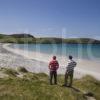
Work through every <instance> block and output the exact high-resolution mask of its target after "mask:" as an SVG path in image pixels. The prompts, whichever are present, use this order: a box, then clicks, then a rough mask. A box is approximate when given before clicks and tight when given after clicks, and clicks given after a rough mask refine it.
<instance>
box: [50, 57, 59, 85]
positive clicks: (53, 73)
mask: <svg viewBox="0 0 100 100" xmlns="http://www.w3.org/2000/svg"><path fill="white" fill-rule="evenodd" d="M58 68H59V63H58V61H57V60H56V56H53V59H52V60H51V61H50V63H49V70H50V85H52V80H53V78H54V84H57V69H58Z"/></svg>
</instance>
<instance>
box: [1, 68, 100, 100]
mask: <svg viewBox="0 0 100 100" xmlns="http://www.w3.org/2000/svg"><path fill="white" fill-rule="evenodd" d="M4 74H5V75H4ZM1 76H2V77H1ZM0 77H1V78H0V100H100V95H99V93H100V81H97V80H96V79H94V78H93V77H91V76H85V77H83V78H82V79H74V84H73V87H72V88H68V87H62V86H61V85H62V84H63V78H64V76H62V75H59V76H58V85H49V82H48V81H49V80H48V78H49V77H48V76H47V75H46V74H44V73H37V74H36V73H31V72H28V71H27V70H26V69H25V68H21V67H20V68H18V69H17V70H14V69H7V68H1V69H0Z"/></svg>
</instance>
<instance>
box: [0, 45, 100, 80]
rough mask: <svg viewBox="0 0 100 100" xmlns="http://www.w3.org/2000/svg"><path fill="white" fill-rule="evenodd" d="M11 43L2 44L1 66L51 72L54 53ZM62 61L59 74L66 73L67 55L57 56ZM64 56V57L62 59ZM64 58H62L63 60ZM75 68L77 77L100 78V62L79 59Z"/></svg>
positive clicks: (0, 51)
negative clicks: (14, 47)
mask: <svg viewBox="0 0 100 100" xmlns="http://www.w3.org/2000/svg"><path fill="white" fill-rule="evenodd" d="M9 45H11V44H0V67H11V68H17V67H25V68H26V69H27V70H29V71H31V72H36V73H38V72H44V73H47V74H48V73H49V70H48V63H49V61H50V59H51V57H52V55H48V54H43V53H40V52H34V51H33V52H28V51H25V50H21V49H13V48H10V47H9ZM57 58H58V61H59V62H60V68H59V70H58V74H64V73H65V70H66V64H67V60H68V59H67V57H66V58H64V57H59V56H58V57H57ZM62 58H63V59H62ZM61 59H62V60H61ZM76 61H77V67H76V68H75V75H74V77H75V78H81V77H82V76H84V75H91V76H93V77H95V78H96V79H98V80H100V67H99V66H100V62H99V61H93V60H92V61H91V60H83V59H78V60H76Z"/></svg>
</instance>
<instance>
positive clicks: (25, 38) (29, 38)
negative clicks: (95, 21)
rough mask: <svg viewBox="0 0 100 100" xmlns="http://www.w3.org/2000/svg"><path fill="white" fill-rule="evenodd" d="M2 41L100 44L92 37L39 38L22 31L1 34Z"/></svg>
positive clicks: (99, 41)
mask: <svg viewBox="0 0 100 100" xmlns="http://www.w3.org/2000/svg"><path fill="white" fill-rule="evenodd" d="M0 43H19V44H23V43H34V44H35V43H41V44H53V43H55V44H60V43H69V44H100V40H96V39H92V38H66V39H65V38H56V37H41V38H37V37H34V36H33V35H31V34H27V33H20V34H11V35H7V34H0Z"/></svg>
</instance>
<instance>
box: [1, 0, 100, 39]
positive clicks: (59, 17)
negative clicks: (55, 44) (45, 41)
mask: <svg viewBox="0 0 100 100" xmlns="http://www.w3.org/2000/svg"><path fill="white" fill-rule="evenodd" d="M23 32H24V33H30V34H32V35H34V36H35V37H64V38H72V37H91V38H97V39H100V0H0V33H3V34H12V33H23Z"/></svg>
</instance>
